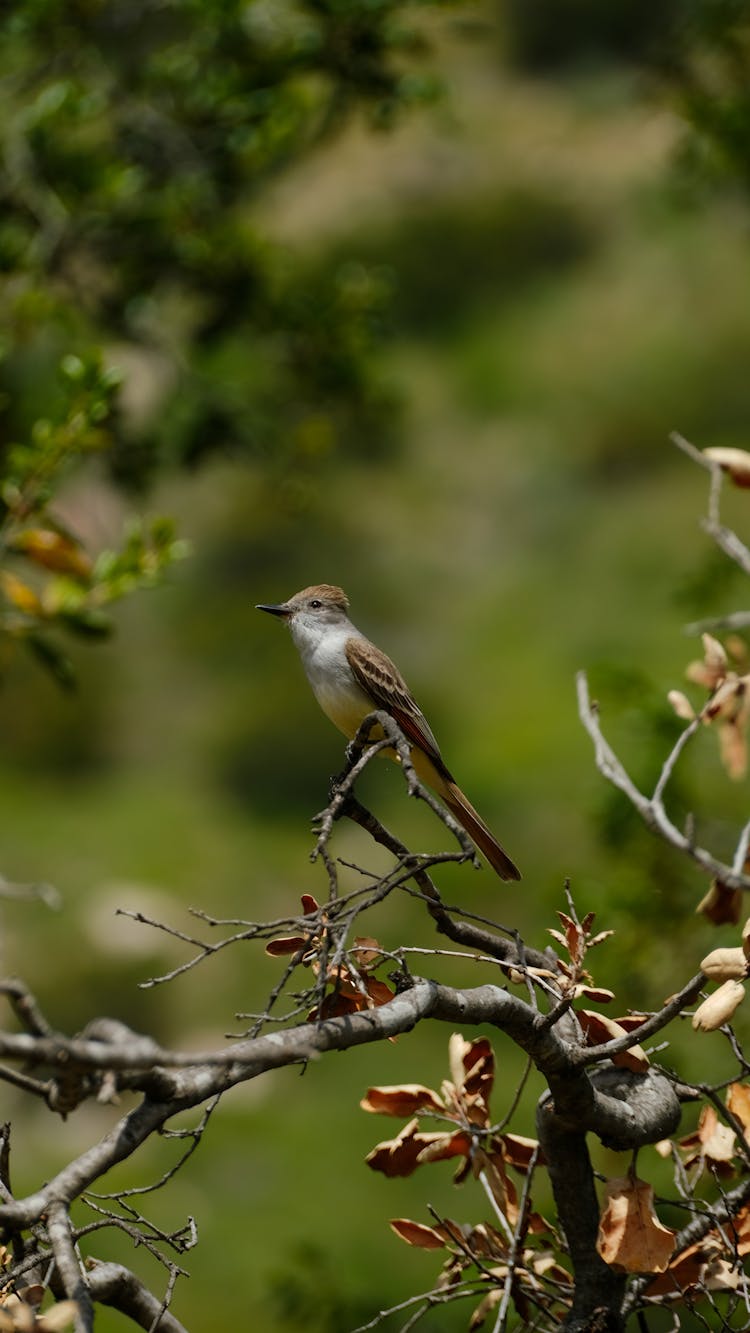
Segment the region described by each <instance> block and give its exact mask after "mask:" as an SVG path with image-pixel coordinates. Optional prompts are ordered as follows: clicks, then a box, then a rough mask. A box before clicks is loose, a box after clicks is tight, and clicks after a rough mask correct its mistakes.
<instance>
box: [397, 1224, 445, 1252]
mask: <svg viewBox="0 0 750 1333" xmlns="http://www.w3.org/2000/svg"><path fill="white" fill-rule="evenodd" d="M389 1226H390V1227H391V1230H393V1231H395V1233H396V1235H397V1236H400V1238H401V1240H405V1241H406V1243H407V1245H416V1246H417V1248H418V1249H420V1250H444V1249H445V1238H444V1237H443V1236H441V1234H440V1231H439V1229H438V1228H437V1227H427V1226H424V1225H423V1223H422V1222H410V1221H409V1220H408V1219H407V1218H405V1217H394V1218H392V1219H391V1221H390V1223H389Z"/></svg>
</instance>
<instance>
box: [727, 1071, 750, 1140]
mask: <svg viewBox="0 0 750 1333" xmlns="http://www.w3.org/2000/svg"><path fill="white" fill-rule="evenodd" d="M726 1105H727V1110H728V1111H731V1112H732V1115H733V1116H735V1117H736V1119H737V1120H739V1122H740V1124H741V1125H742V1128H743V1129H744V1130H748V1129H750V1087H748V1085H747V1083H730V1084H729V1087H728V1088H727V1095H726Z"/></svg>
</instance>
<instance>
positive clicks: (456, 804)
mask: <svg viewBox="0 0 750 1333" xmlns="http://www.w3.org/2000/svg"><path fill="white" fill-rule="evenodd" d="M440 795H441V796H442V798H443V800H444V801H445V804H446V805H447V806H448V809H449V810H450V812H451V814H453V815H455V816H456V819H457V820H458V822H459V824H461V825H462V826H463V828H465V829H466V832H467V833H468V835H469V837H470V838H471V840H472V842H475V843H476V845H477V847H478V848H479V850H480V852H483V853H484V855H485V856H486V857H487V860H488V861H489V863H490V865H491V866H492V868H493V870H495V871H496V872H497V874H498V875H499V876H500V878H501V879H520V878H521V872H520V870H519V869H518V866H516V865H515V864H514V863H513V861H511V859H510V857H509V856H508V854H507V852H504V851H503V849H502V847H501V846H500V843H499V842H498V840H497V838H496V837H495V835H494V834H493V833H491V832H490V830H489V829H488V827H487V825H486V824H485V822H484V820H483V819H482V816H481V815H480V814H478V813H477V811H476V810H475V809H474V806H473V805H472V804H471V801H470V800H469V798H468V797H467V796H464V794H463V792H462V791H461V788H460V787H457V786H456V784H455V782H452V781H451V782H443V783H442V784H441V788H440Z"/></svg>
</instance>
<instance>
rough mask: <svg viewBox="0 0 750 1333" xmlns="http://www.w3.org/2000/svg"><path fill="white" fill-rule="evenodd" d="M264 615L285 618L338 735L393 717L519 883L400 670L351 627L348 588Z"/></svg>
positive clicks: (299, 598)
mask: <svg viewBox="0 0 750 1333" xmlns="http://www.w3.org/2000/svg"><path fill="white" fill-rule="evenodd" d="M257 610H258V611H268V612H270V614H271V615H273V616H279V617H280V618H281V619H283V620H285V621H286V623H287V625H288V626H289V629H290V631H291V635H292V638H293V640H294V643H295V645H296V647H297V649H298V651H299V654H300V656H301V658H302V665H303V666H304V668H305V672H306V673H307V678H308V680H309V682H310V684H311V686H312V689H313V694H314V695H315V698H316V699H317V701H318V703H319V704H320V706H321V708H322V709H323V712H324V713H325V714H326V715H327V716H328V717H329V718H330V719H331V721H332V722H333V723H334V725H335V726H337V727H338V729H339V731H343V733H344V735H345V736H346V737H347V738H348V739H349V740H352V739H353V738H354V737H355V736H356V734H357V731H358V730H359V727H360V725H361V723H362V722H363V721H364V719H365V718H366V717H367V715H368V713H373V712H375V710H376V709H382V710H383V711H384V712H386V713H389V714H390V716H391V717H392V718H393V720H394V721H395V722H397V723H398V725H399V727H400V728H401V730H402V731H403V733H404V735H405V737H406V739H407V741H409V742H410V744H411V758H412V763H413V764H414V768H415V770H416V773H417V776H418V777H419V778H420V779H421V780H422V781H423V782H426V783H427V784H428V785H429V786H430V787H432V788H433V789H434V790H435V791H436V792H437V794H438V796H440V797H441V798H442V799H443V800H444V801H445V804H446V805H447V806H448V809H449V810H450V811H451V813H452V814H454V815H455V817H456V819H457V820H458V821H459V823H460V824H462V825H463V827H464V828H465V829H466V832H467V833H468V834H469V836H470V837H471V838H472V839H473V841H474V842H475V843H476V844H477V847H479V849H480V850H481V851H482V852H484V855H485V856H486V857H487V860H488V861H489V863H490V865H491V866H493V868H494V869H495V870H496V871H497V873H498V875H499V876H500V878H501V879H520V878H521V876H520V873H519V871H518V869H517V867H516V866H515V865H514V864H513V862H512V861H511V859H510V857H509V856H507V855H506V853H505V852H504V851H503V849H502V847H501V846H500V843H499V842H498V841H497V839H496V838H495V837H494V835H493V834H492V833H491V832H490V830H489V829H488V827H487V825H486V824H485V822H484V820H483V819H482V818H481V816H480V815H478V814H477V812H476V810H475V809H474V806H473V805H472V804H471V801H469V800H468V798H467V797H466V796H464V794H463V792H462V791H461V788H460V787H458V786H457V785H456V783H455V782H454V780H453V778H452V776H451V774H450V772H449V771H448V769H447V768H446V766H445V764H444V763H443V759H442V756H441V754H440V750H439V749H438V743H437V741H436V740H435V737H434V736H433V734H432V732H431V730H430V727H429V725H428V723H427V719H426V718H425V716H424V714H423V713H422V711H421V709H420V708H419V707H418V705H417V704H416V702H415V700H414V699H413V698H412V696H411V694H410V692H409V689H408V687H407V684H406V682H405V680H404V678H403V676H402V675H401V672H400V671H399V670H398V668H397V667H396V666H394V664H393V662H392V661H391V659H390V657H386V655H385V653H382V652H381V651H380V649H379V648H376V647H375V645H374V643H370V641H369V639H366V638H365V636H364V634H360V632H359V630H358V629H356V628H355V626H354V625H353V624H352V622H351V620H350V619H349V616H348V611H349V599H348V597H347V596H346V594H345V593H344V592H343V591H342V589H341V588H336V587H334V586H333V585H332V584H330V583H319V584H316V585H315V586H314V587H312V588H303V589H302V592H297V593H295V594H294V596H293V597H290V598H289V601H288V602H279V603H278V604H276V605H273V606H264V605H259V606H258V607H257Z"/></svg>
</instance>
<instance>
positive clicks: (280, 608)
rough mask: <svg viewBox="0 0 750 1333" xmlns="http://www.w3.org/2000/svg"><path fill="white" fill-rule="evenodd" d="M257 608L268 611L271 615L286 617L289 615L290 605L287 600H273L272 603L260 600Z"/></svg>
mask: <svg viewBox="0 0 750 1333" xmlns="http://www.w3.org/2000/svg"><path fill="white" fill-rule="evenodd" d="M255 609H256V611H267V612H268V614H269V615H270V616H282V617H286V616H288V615H289V607H288V606H287V604H286V602H273V603H271V604H268V603H265V602H258V604H257V606H256V608H255Z"/></svg>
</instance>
